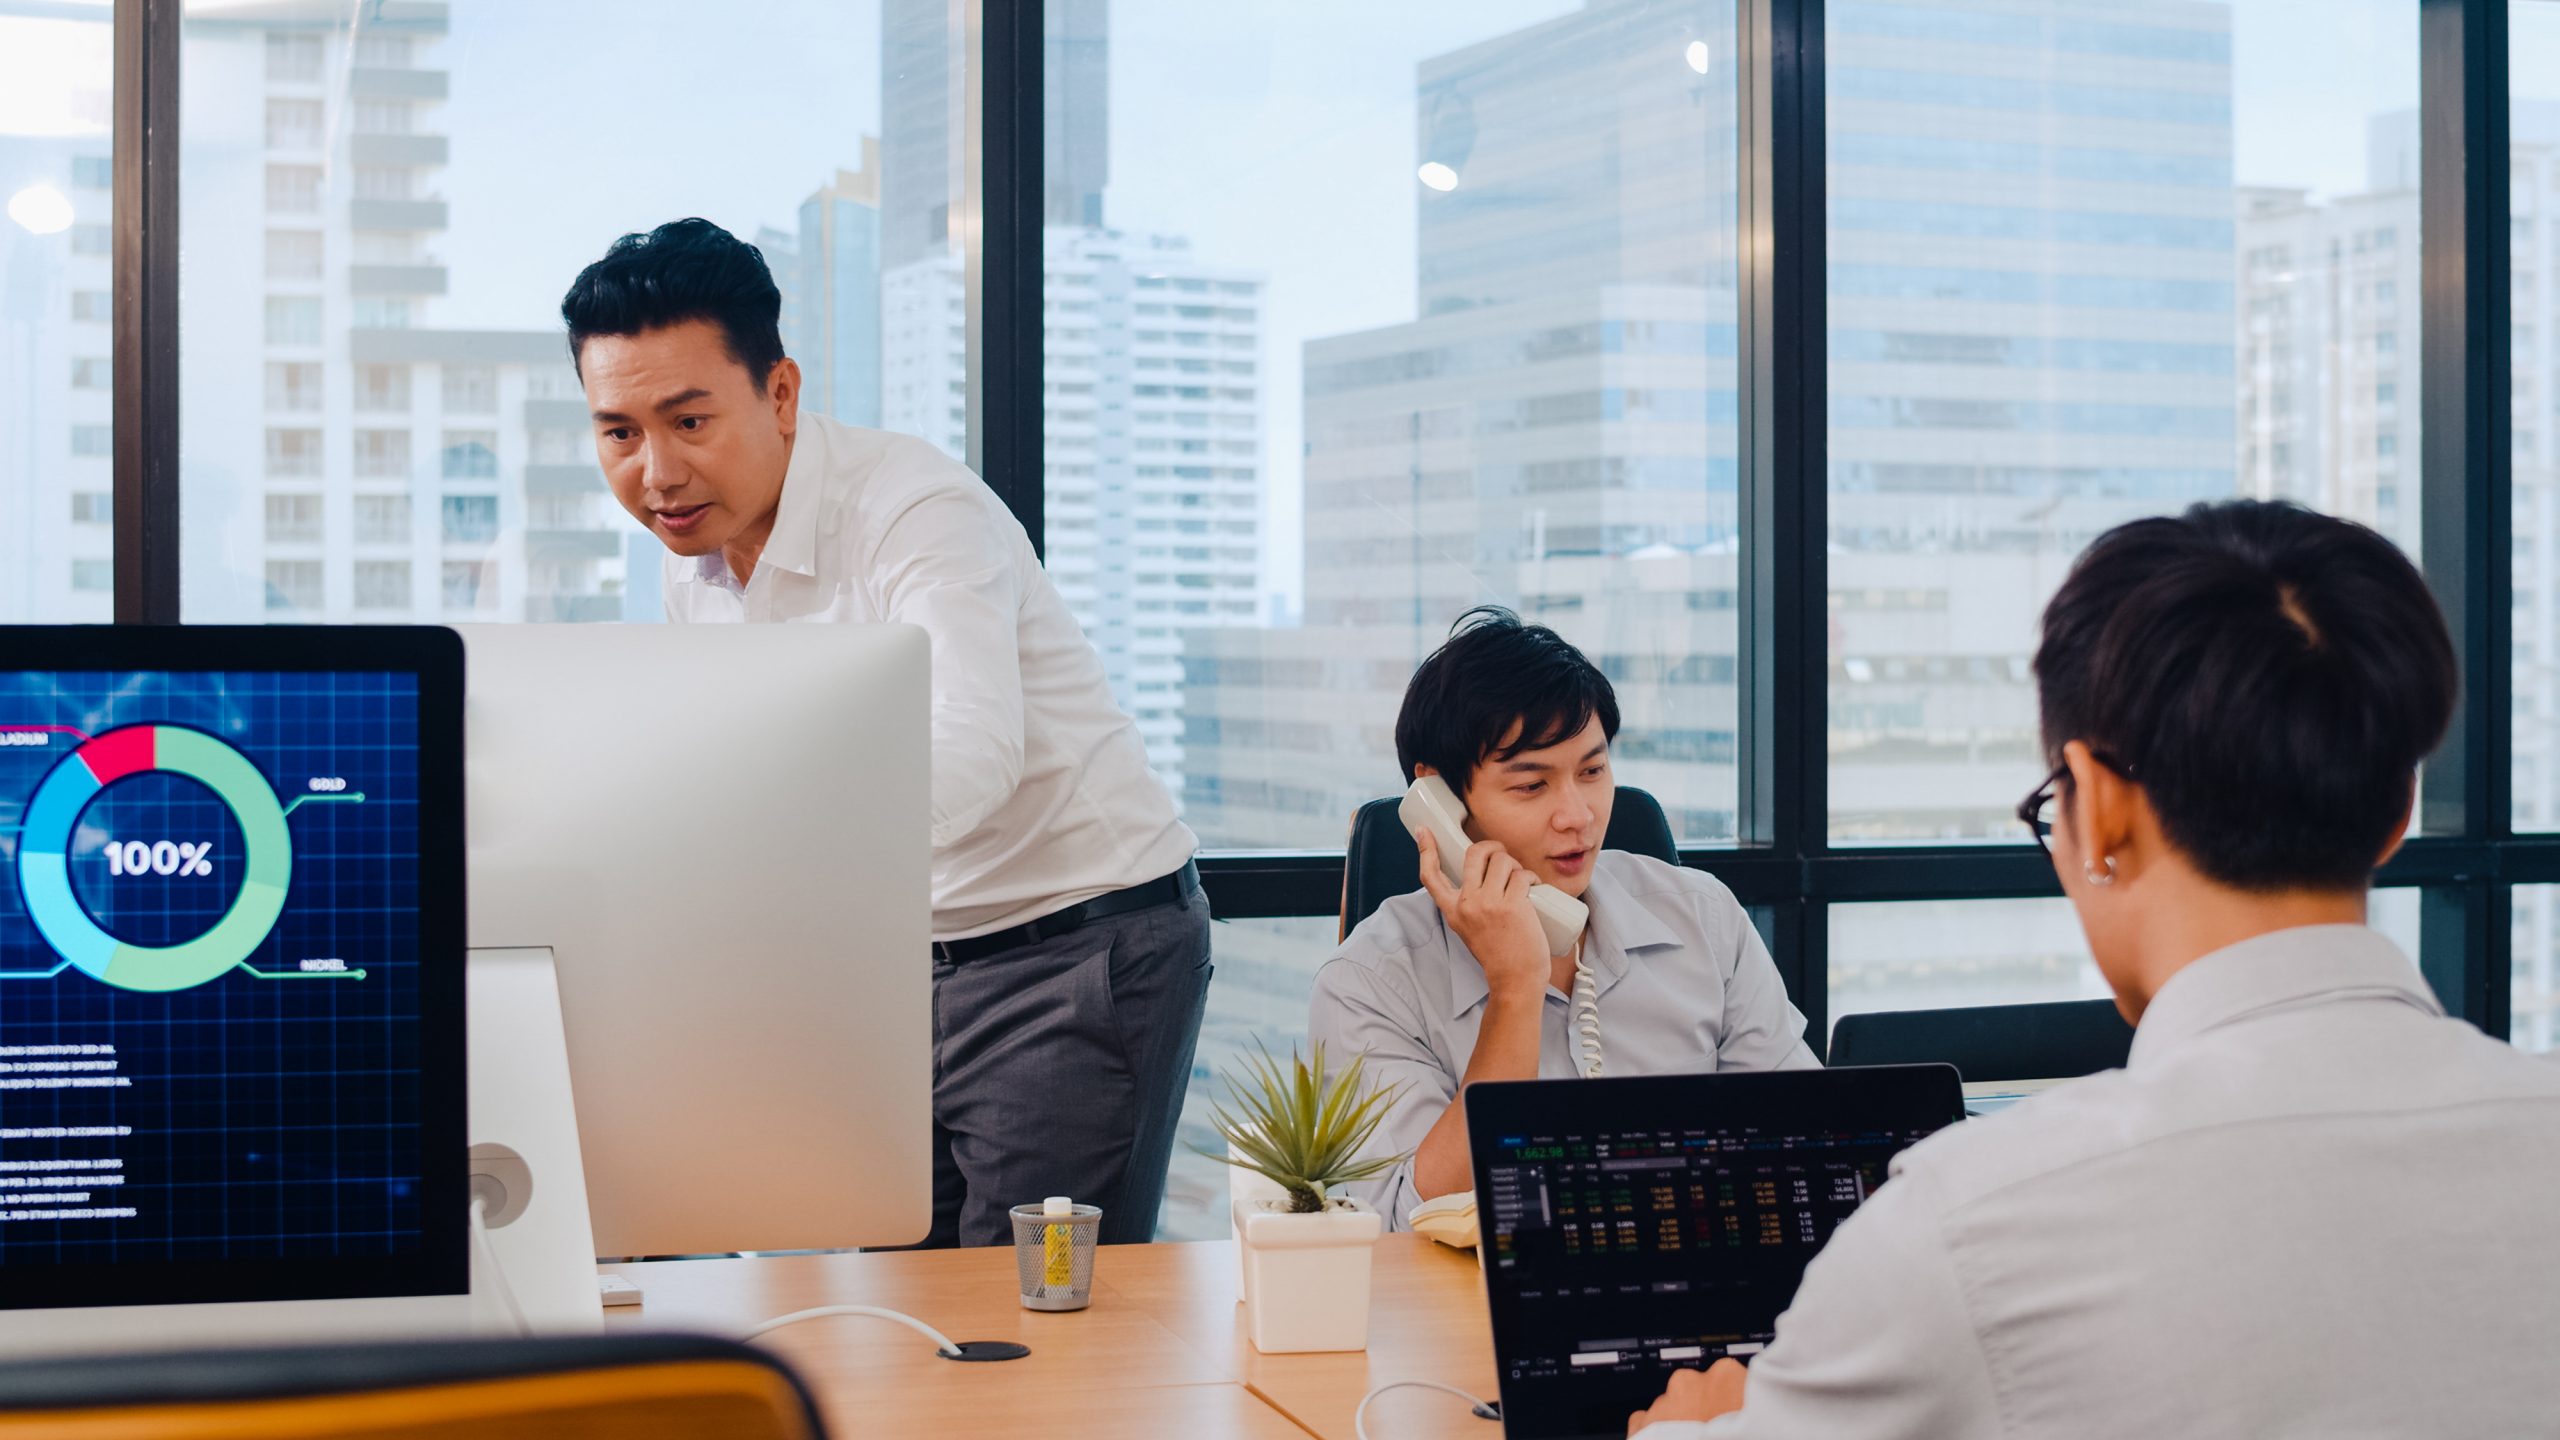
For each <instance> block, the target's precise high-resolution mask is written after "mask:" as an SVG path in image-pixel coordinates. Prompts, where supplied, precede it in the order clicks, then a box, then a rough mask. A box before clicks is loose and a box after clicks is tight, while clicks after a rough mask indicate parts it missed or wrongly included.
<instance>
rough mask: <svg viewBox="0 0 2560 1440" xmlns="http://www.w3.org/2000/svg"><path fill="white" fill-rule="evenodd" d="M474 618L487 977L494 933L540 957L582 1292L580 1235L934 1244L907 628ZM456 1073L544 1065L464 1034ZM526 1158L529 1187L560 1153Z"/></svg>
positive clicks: (476, 870) (916, 699)
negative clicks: (561, 1086) (572, 1160)
mask: <svg viewBox="0 0 2560 1440" xmlns="http://www.w3.org/2000/svg"><path fill="white" fill-rule="evenodd" d="M463 635H464V642H465V645H466V647H467V650H468V653H469V670H470V679H469V702H468V707H467V709H468V720H467V731H468V739H469V752H470V767H469V768H470V779H469V810H470V822H469V834H470V844H469V851H470V860H469V864H470V877H471V922H470V933H471V944H472V946H473V949H474V956H475V961H474V970H473V972H472V973H473V977H474V984H475V986H477V985H478V984H479V983H480V977H481V974H482V970H481V968H480V957H481V955H482V954H483V952H484V951H490V950H496V949H500V948H504V947H548V948H549V949H550V951H551V952H552V956H553V959H554V962H555V966H556V972H557V976H558V1005H559V1008H560V1012H561V1016H562V1020H563V1022H564V1024H565V1029H566V1033H567V1060H568V1076H569V1089H570V1091H571V1092H572V1093H573V1094H574V1097H575V1102H576V1119H575V1139H576V1143H577V1145H578V1147H579V1148H580V1149H581V1150H582V1151H583V1154H584V1166H583V1169H584V1177H583V1178H584V1189H585V1199H586V1203H587V1206H588V1209H589V1212H590V1213H591V1215H592V1217H593V1227H594V1228H593V1241H592V1245H593V1248H592V1249H591V1250H589V1251H588V1253H587V1254H584V1255H580V1256H577V1257H575V1259H576V1263H577V1264H578V1266H580V1267H581V1269H582V1271H583V1273H584V1274H585V1276H586V1277H587V1279H586V1286H587V1296H588V1298H589V1299H590V1301H591V1300H592V1296H593V1265H592V1262H593V1260H594V1258H595V1256H597V1255H666V1254H690V1253H700V1252H705V1251H732V1250H792V1249H823V1248H834V1247H847V1246H863V1245H897V1244H908V1243H912V1242H915V1241H918V1240H921V1239H923V1238H924V1235H925V1232H926V1231H927V1229H928V1228H930V1224H931V1218H932V1215H931V1212H932V1164H931V1143H932V1107H931V1095H932V1054H931V1050H932V1015H931V987H932V965H931V923H932V922H931V906H932V900H931V890H930V886H931V864H932V847H931V838H932V821H931V810H930V808H929V807H930V791H929V768H928V763H927V747H928V740H927V735H928V724H929V717H930V708H931V700H930V696H929V694H928V691H927V683H926V682H927V667H928V660H929V651H928V648H927V645H926V641H925V637H924V632H923V631H921V630H918V629H916V628H914V627H913V626H903V625H774V626H699V627H688V626H619V625H607V626H534V625H526V626H509V625H482V626H469V627H465V628H464V630H463ZM539 998H540V997H539V996H538V995H537V996H536V999H537V1000H538V999H539ZM516 1058H517V1057H515V1056H512V1055H498V1056H493V1057H490V1059H491V1062H492V1063H494V1064H498V1065H501V1066H503V1065H506V1064H510V1063H513V1062H514V1060H515V1059H516ZM473 1073H474V1076H475V1083H479V1084H481V1085H482V1086H483V1088H484V1090H485V1089H487V1088H488V1087H489V1086H490V1085H491V1084H492V1083H496V1084H507V1083H516V1084H520V1085H522V1086H524V1087H525V1088H527V1089H529V1090H534V1091H538V1090H540V1089H543V1088H545V1085H544V1082H542V1081H541V1080H539V1079H538V1078H535V1079H528V1080H523V1081H519V1082H508V1081H505V1080H503V1079H501V1080H498V1081H495V1082H493V1081H492V1079H491V1077H492V1075H493V1073H496V1072H493V1070H492V1068H491V1064H484V1063H482V1057H480V1056H479V1055H476V1054H475V1057H474V1072H473ZM543 1098H544V1097H543V1096H542V1095H540V1094H538V1093H528V1094H525V1095H521V1096H518V1097H515V1098H514V1099H512V1100H511V1099H509V1098H507V1097H504V1096H502V1095H499V1094H497V1093H495V1092H494V1091H492V1092H491V1093H481V1094H475V1096H474V1100H475V1111H477V1112H478V1113H480V1114H484V1115H489V1116H492V1117H495V1118H493V1120H492V1122H491V1123H492V1125H493V1126H497V1125H501V1124H504V1123H523V1122H525V1121H526V1120H527V1119H528V1107H529V1106H538V1104H539V1103H540V1102H541V1101H542V1099H543ZM472 1139H473V1141H474V1142H475V1144H480V1143H483V1142H493V1141H494V1142H502V1143H509V1144H512V1143H513V1142H511V1141H507V1140H506V1137H504V1136H501V1135H498V1134H495V1133H487V1134H484V1133H475V1134H474V1135H473V1136H472ZM517 1148H522V1147H517ZM525 1158H526V1160H527V1161H528V1163H529V1164H530V1165H531V1168H532V1171H533V1173H532V1177H531V1179H532V1186H533V1193H534V1196H535V1199H536V1201H537V1203H538V1202H539V1201H540V1199H541V1197H542V1196H543V1194H544V1193H545V1186H546V1184H548V1185H549V1186H550V1187H551V1191H550V1193H551V1194H552V1195H553V1196H555V1197H558V1196H561V1195H562V1194H564V1193H565V1192H564V1191H563V1190H562V1189H561V1186H562V1184H563V1182H564V1181H567V1182H570V1183H574V1182H575V1180H576V1178H577V1177H575V1176H574V1175H573V1176H566V1177H564V1176H562V1175H560V1174H559V1173H558V1169H559V1167H558V1165H557V1164H556V1163H555V1164H553V1166H552V1167H551V1168H552V1171H553V1173H551V1174H549V1175H546V1174H545V1173H544V1169H545V1166H544V1162H543V1160H542V1158H541V1157H539V1156H534V1155H527V1156H526V1157H525ZM504 1233H505V1232H503V1231H501V1232H499V1234H500V1235H501V1236H503V1235H504ZM509 1268H510V1270H511V1271H512V1270H513V1269H514V1267H513V1266H512V1265H510V1267H509Z"/></svg>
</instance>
